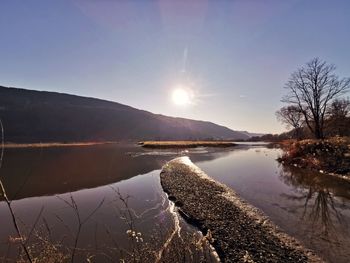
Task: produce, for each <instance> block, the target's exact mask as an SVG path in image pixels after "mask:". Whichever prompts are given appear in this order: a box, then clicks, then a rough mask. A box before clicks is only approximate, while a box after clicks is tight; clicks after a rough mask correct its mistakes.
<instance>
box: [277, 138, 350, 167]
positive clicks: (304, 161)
mask: <svg viewBox="0 0 350 263" xmlns="http://www.w3.org/2000/svg"><path fill="white" fill-rule="evenodd" d="M281 146H282V148H283V150H284V154H283V155H282V157H281V158H279V161H281V162H283V163H285V164H291V165H294V166H298V167H302V168H311V169H314V170H318V171H321V172H326V173H336V174H350V138H348V137H334V138H329V139H327V140H311V139H309V140H302V141H293V140H289V141H285V142H283V143H282V144H281Z"/></svg>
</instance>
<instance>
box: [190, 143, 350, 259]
mask: <svg viewBox="0 0 350 263" xmlns="http://www.w3.org/2000/svg"><path fill="white" fill-rule="evenodd" d="M280 154H281V151H280V150H279V149H268V148H266V147H260V148H257V147H256V148H247V149H246V150H240V149H237V150H235V151H232V152H231V153H229V154H228V155H226V156H223V157H221V158H217V159H215V160H212V161H203V162H197V163H196V164H197V165H198V166H199V167H200V168H201V169H202V170H204V171H205V172H206V173H208V174H209V175H210V176H211V177H214V178H215V179H216V180H218V181H220V182H222V183H225V184H226V185H228V186H230V187H231V188H233V189H234V190H235V191H236V192H237V193H238V194H239V195H240V196H241V197H242V198H244V199H246V200H247V201H248V202H250V203H251V204H253V205H254V206H256V207H258V208H260V209H261V210H262V211H263V212H264V213H265V214H266V215H267V216H269V217H270V218H271V220H272V221H273V222H274V223H276V224H277V225H278V226H279V227H281V228H282V229H283V230H284V231H285V232H287V233H288V234H290V235H291V236H294V237H296V238H297V239H299V240H300V241H301V242H302V243H304V244H305V245H306V246H307V247H309V248H311V249H313V250H315V251H316V252H317V253H318V254H319V255H320V256H321V257H323V258H324V259H325V260H326V261H327V262H336V263H341V262H343V263H347V262H348V259H349V258H350V250H349V247H350V233H349V224H350V183H349V182H348V181H345V180H342V179H339V178H336V177H334V176H329V175H326V174H320V173H314V172H311V171H309V170H305V169H299V168H296V167H293V166H292V167H288V166H281V165H279V164H278V162H277V161H276V159H277V157H278V156H279V155H280Z"/></svg>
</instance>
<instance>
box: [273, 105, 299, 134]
mask: <svg viewBox="0 0 350 263" xmlns="http://www.w3.org/2000/svg"><path fill="white" fill-rule="evenodd" d="M276 117H277V120H278V121H280V122H281V123H284V124H286V125H287V128H292V129H293V130H294V137H295V138H296V139H300V136H301V128H302V126H303V122H304V116H303V113H302V112H301V111H300V109H299V107H297V106H294V105H290V106H286V107H282V108H281V109H280V110H278V111H276Z"/></svg>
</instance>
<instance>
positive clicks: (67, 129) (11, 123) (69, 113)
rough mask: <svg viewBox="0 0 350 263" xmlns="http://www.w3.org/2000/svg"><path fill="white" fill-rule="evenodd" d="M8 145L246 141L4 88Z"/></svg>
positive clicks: (178, 121)
mask: <svg viewBox="0 0 350 263" xmlns="http://www.w3.org/2000/svg"><path fill="white" fill-rule="evenodd" d="M0 118H1V119H2V121H3V125H4V130H5V141H6V142H73V141H114V140H146V139H147V140H186V139H233V140H237V139H247V138H249V136H248V135H247V134H245V133H243V132H238V131H233V130H230V129H228V128H227V127H224V126H220V125H216V124H214V123H211V122H206V121H196V120H190V119H184V118H174V117H168V116H164V115H159V114H153V113H151V112H147V111H144V110H139V109H135V108H132V107H130V106H126V105H123V104H120V103H116V102H111V101H106V100H100V99H95V98H87V97H80V96H75V95H68V94H61V93H56V92H46V91H34V90H25V89H17V88H7V87H2V86H0Z"/></svg>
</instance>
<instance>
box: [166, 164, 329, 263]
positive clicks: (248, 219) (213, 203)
mask: <svg viewBox="0 0 350 263" xmlns="http://www.w3.org/2000/svg"><path fill="white" fill-rule="evenodd" d="M160 178H161V184H162V187H163V189H164V191H165V192H166V193H168V195H169V199H170V200H172V201H174V202H175V205H176V206H177V207H178V210H179V213H180V214H181V215H182V216H183V217H184V218H185V219H186V220H187V221H188V222H190V223H192V224H193V225H196V226H197V227H198V228H199V229H200V230H201V231H202V232H203V234H204V235H206V234H207V233H208V230H210V233H211V235H212V237H213V243H212V245H213V247H214V248H215V249H216V251H217V253H218V255H219V257H220V259H221V261H223V262H293V263H295V262H323V260H321V259H320V258H319V257H318V256H317V255H315V254H314V253H313V252H312V251H311V250H309V249H306V248H304V247H303V246H302V245H300V243H299V242H298V241H296V240H295V239H294V238H292V237H290V236H288V235H287V234H285V233H284V232H282V231H281V230H280V229H278V227H277V226H276V225H274V224H273V223H272V222H271V221H270V220H269V219H268V217H267V216H266V215H264V214H263V213H262V212H261V211H260V210H258V209H257V208H255V207H253V206H252V205H250V204H248V203H247V202H246V201H244V200H242V199H241V198H240V197H239V196H238V195H237V194H236V193H235V192H234V191H233V190H232V189H230V188H229V187H227V186H226V185H223V184H221V183H219V182H217V181H215V180H213V179H212V178H210V177H209V176H208V175H206V174H205V173H204V172H203V171H201V170H200V169H199V168H198V167H197V166H196V165H194V164H193V163H192V162H191V161H190V159H189V158H188V157H180V158H176V159H173V160H172V161H170V162H168V163H167V164H166V165H165V166H164V167H163V169H162V172H161V174H160Z"/></svg>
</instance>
